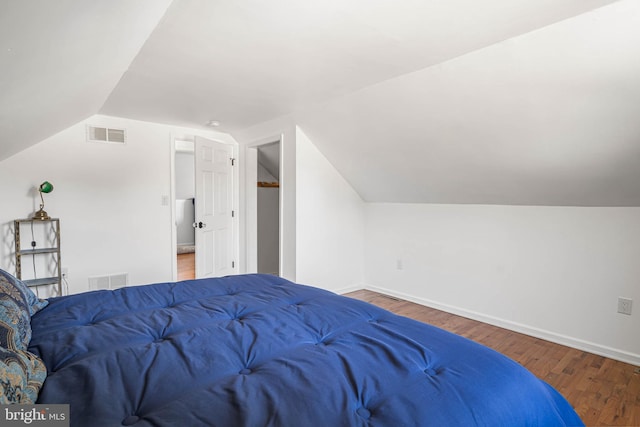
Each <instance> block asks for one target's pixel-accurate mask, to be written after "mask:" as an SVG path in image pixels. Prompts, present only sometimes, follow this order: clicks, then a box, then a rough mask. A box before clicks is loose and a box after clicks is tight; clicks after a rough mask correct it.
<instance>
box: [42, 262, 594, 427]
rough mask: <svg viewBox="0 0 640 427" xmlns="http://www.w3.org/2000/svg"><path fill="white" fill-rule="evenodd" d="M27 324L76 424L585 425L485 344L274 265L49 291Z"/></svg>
mask: <svg viewBox="0 0 640 427" xmlns="http://www.w3.org/2000/svg"><path fill="white" fill-rule="evenodd" d="M32 328H33V335H32V340H31V345H30V350H31V351H33V352H34V353H36V354H38V355H39V356H40V357H42V359H43V360H44V362H45V364H46V366H47V369H48V371H49V375H48V378H47V380H46V381H45V384H44V387H43V389H42V391H41V394H40V397H39V401H38V402H39V403H69V404H71V423H72V425H74V426H83V427H84V426H93V427H99V426H122V425H135V426H138V427H142V426H180V427H191V426H252V427H253V426H296V427H297V426H331V427H333V426H365V425H372V426H417V425H421V426H438V427H442V426H472V425H484V426H564V425H582V423H581V421H580V419H579V418H578V417H577V415H576V414H575V412H574V411H573V410H572V408H571V407H570V406H569V404H568V403H567V402H566V401H565V400H564V398H562V397H561V396H560V395H559V394H558V393H557V392H556V391H555V390H554V389H553V388H551V387H550V386H548V385H547V384H546V383H544V382H542V381H540V380H538V379H537V378H536V377H534V376H533V375H532V374H531V373H529V372H528V371H527V370H525V369H524V368H522V367H521V366H520V365H518V364H517V363H516V362H514V361H512V360H510V359H508V358H506V357H504V356H502V355H500V354H498V353H496V352H495V351H493V350H490V349H488V348H486V347H483V346H481V345H479V344H476V343H474V342H472V341H470V340H467V339H465V338H462V337H459V336H456V335H453V334H451V333H449V332H446V331H443V330H441V329H438V328H435V327H432V326H430V325H427V324H423V323H420V322H416V321H413V320H411V319H407V318H403V317H399V316H396V315H394V314H392V313H389V312H387V311H385V310H382V309H380V308H377V307H375V306H372V305H369V304H367V303H364V302H361V301H356V300H353V299H349V298H345V297H341V296H337V295H335V294H332V293H330V292H327V291H323V290H320V289H316V288H312V287H308V286H302V285H296V284H293V283H290V282H288V281H286V280H284V279H281V278H277V277H274V276H266V275H245V276H232V277H225V278H219V279H204V280H196V281H186V282H180V283H162V284H156V285H148V286H141V287H131V288H124V289H120V290H117V291H99V292H91V293H85V294H79V295H72V296H67V297H60V298H54V299H51V300H50V304H49V306H48V307H46V308H44V309H43V310H41V311H40V312H39V313H37V314H35V315H34V316H33V319H32Z"/></svg>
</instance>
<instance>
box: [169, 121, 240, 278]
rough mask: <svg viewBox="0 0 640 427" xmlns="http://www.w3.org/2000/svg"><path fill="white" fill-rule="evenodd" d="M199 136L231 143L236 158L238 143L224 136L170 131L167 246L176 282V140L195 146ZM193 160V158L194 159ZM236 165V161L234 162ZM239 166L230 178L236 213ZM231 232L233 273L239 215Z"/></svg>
mask: <svg viewBox="0 0 640 427" xmlns="http://www.w3.org/2000/svg"><path fill="white" fill-rule="evenodd" d="M196 136H201V137H203V138H207V139H210V140H212V141H215V142H219V143H222V144H227V145H231V147H232V150H231V152H232V153H233V154H232V155H233V157H234V158H235V159H238V151H239V150H238V144H237V143H234V142H232V141H225V138H221V137H219V136H216V135H211V134H209V133H206V132H202V133H200V132H194V133H189V134H183V133H180V134H178V133H175V132H171V137H170V144H169V146H170V156H169V159H170V179H169V180H170V195H169V205H170V206H169V207H170V215H169V216H170V224H169V226H170V230H171V246H170V248H169V250H170V251H171V252H170V258H169V259H170V260H171V277H172V278H171V280H172V281H173V282H176V281H177V280H178V254H177V252H176V247H177V244H178V231H177V227H176V142H177V141H190V142H193V143H194V147H195V137H196ZM194 161H195V160H194ZM235 163H236V165H237V164H238V162H237V161H236V162H235ZM239 177H240V174H239V168H238V167H237V166H236V167H234V168H233V169H232V179H233V182H232V184H231V192H232V197H231V198H232V203H233V209H234V210H235V212H236V213H238V206H239V204H240V191H239V190H240V186H239V182H240V181H239ZM232 224H233V225H232V233H233V238H232V241H233V249H232V252H233V253H232V255H233V259H234V260H235V267H234V268H233V274H238V271H240V270H239V260H240V245H239V242H240V234H239V231H240V226H239V215H235V217H234V219H233V222H232Z"/></svg>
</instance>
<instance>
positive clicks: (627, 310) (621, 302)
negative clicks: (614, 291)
mask: <svg viewBox="0 0 640 427" xmlns="http://www.w3.org/2000/svg"><path fill="white" fill-rule="evenodd" d="M632 304H633V300H632V299H631V298H622V297H618V313H622V314H629V315H630V314H631V306H632Z"/></svg>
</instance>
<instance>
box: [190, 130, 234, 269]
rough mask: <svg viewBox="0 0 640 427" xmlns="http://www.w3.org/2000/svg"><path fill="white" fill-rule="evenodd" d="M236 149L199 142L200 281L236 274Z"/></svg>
mask: <svg viewBox="0 0 640 427" xmlns="http://www.w3.org/2000/svg"><path fill="white" fill-rule="evenodd" d="M232 157H233V147H232V146H231V145H228V144H223V143H220V142H216V141H211V140H209V139H206V138H202V137H196V138H195V163H196V165H195V172H196V188H195V193H196V198H195V218H196V220H195V221H196V222H195V223H194V227H195V230H196V233H195V234H196V235H195V240H196V278H197V279H200V278H204V277H219V276H226V275H229V274H233V273H234V270H235V261H234V260H233V238H234V236H233V197H232V195H233V173H232Z"/></svg>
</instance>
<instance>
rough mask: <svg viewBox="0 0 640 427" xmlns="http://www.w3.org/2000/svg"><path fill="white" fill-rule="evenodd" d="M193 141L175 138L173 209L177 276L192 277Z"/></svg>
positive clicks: (185, 278) (193, 273)
mask: <svg viewBox="0 0 640 427" xmlns="http://www.w3.org/2000/svg"><path fill="white" fill-rule="evenodd" d="M194 149H195V147H194V143H193V141H180V140H176V150H175V195H176V196H175V212H176V256H177V259H178V280H189V279H194V278H195V274H196V270H195V263H196V258H195V257H196V242H195V229H194V227H193V223H194V222H195V191H196V190H195V151H194Z"/></svg>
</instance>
